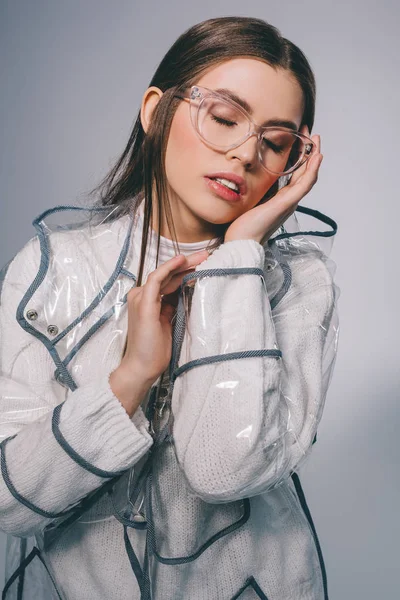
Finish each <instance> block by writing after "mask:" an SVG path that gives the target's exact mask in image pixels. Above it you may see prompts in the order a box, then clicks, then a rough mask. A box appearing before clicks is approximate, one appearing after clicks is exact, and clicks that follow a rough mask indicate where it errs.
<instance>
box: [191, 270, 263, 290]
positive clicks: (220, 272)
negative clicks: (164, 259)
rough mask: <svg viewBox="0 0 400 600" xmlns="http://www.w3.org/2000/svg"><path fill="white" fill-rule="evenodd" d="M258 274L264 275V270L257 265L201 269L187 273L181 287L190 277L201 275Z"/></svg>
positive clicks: (197, 277)
mask: <svg viewBox="0 0 400 600" xmlns="http://www.w3.org/2000/svg"><path fill="white" fill-rule="evenodd" d="M245 274H248V275H260V277H264V271H263V270H262V269H259V268H258V267H230V268H224V269H203V270H201V271H193V273H188V274H187V275H185V276H184V278H183V279H182V283H181V287H183V286H184V285H186V283H187V282H188V281H191V280H192V279H200V278H201V277H220V276H221V275H245Z"/></svg>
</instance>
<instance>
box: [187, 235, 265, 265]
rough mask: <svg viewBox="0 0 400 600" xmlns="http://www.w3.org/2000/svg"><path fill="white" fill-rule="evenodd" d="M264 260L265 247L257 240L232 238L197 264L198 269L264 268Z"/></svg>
mask: <svg viewBox="0 0 400 600" xmlns="http://www.w3.org/2000/svg"><path fill="white" fill-rule="evenodd" d="M264 260H265V252H264V248H263V246H262V245H261V244H259V243H258V242H256V241H255V240H251V239H250V240H231V241H229V242H225V243H224V244H221V245H220V246H218V248H217V249H216V250H214V252H213V253H212V254H210V256H209V257H208V258H207V259H206V260H205V261H203V262H202V263H200V264H199V265H197V267H196V271H203V270H204V269H213V268H216V267H218V268H232V267H257V268H259V269H263V267H264Z"/></svg>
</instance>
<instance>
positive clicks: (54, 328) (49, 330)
mask: <svg viewBox="0 0 400 600" xmlns="http://www.w3.org/2000/svg"><path fill="white" fill-rule="evenodd" d="M47 333H49V334H50V335H57V333H58V327H57V325H49V326H48V328H47Z"/></svg>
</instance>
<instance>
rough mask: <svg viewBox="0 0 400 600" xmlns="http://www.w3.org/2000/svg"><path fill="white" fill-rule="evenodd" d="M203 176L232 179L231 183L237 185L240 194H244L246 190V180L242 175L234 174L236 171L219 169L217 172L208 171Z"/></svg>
mask: <svg viewBox="0 0 400 600" xmlns="http://www.w3.org/2000/svg"><path fill="white" fill-rule="evenodd" d="M205 177H208V178H209V179H216V178H221V179H228V180H229V181H233V183H236V184H237V185H238V186H239V193H240V195H241V196H244V194H245V193H246V192H247V184H246V181H245V180H244V179H243V177H240V175H236V173H231V172H229V171H219V172H218V173H208V174H207V175H205Z"/></svg>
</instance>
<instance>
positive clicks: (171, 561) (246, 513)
mask: <svg viewBox="0 0 400 600" xmlns="http://www.w3.org/2000/svg"><path fill="white" fill-rule="evenodd" d="M152 481H153V474H152V473H151V472H150V474H149V476H148V478H147V480H146V488H147V489H146V500H147V501H146V504H147V507H146V508H147V510H146V511H145V512H146V515H147V518H148V530H147V531H148V540H149V545H150V554H154V556H155V557H156V558H157V560H158V562H160V563H161V564H163V565H182V564H183V565H184V564H187V563H189V562H193V561H194V560H197V559H198V558H199V556H201V555H202V554H203V552H205V551H206V550H207V549H208V548H209V547H210V546H212V544H214V543H215V542H217V541H218V540H220V539H221V538H223V537H225V536H226V535H229V534H230V533H233V532H234V531H236V530H237V529H240V527H242V526H243V525H245V523H247V521H248V520H249V518H250V512H251V509H250V500H249V498H243V512H242V514H241V516H240V517H239V519H237V520H236V521H234V522H233V523H231V524H230V525H227V526H226V527H224V528H223V529H221V530H220V531H217V532H216V533H214V534H213V535H212V536H211V537H209V539H208V540H206V541H205V542H204V544H202V545H201V546H200V548H198V549H197V550H196V551H195V552H193V553H192V554H190V555H188V556H180V557H176V558H167V557H166V556H161V555H160V554H159V553H158V552H157V548H156V535H155V531H154V522H153V503H152V486H153V484H152ZM236 502H237V501H236Z"/></svg>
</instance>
